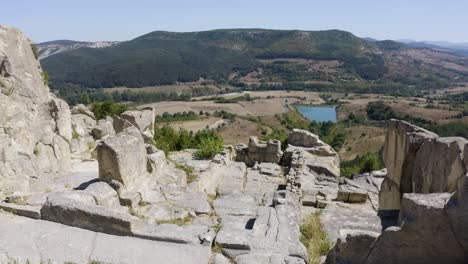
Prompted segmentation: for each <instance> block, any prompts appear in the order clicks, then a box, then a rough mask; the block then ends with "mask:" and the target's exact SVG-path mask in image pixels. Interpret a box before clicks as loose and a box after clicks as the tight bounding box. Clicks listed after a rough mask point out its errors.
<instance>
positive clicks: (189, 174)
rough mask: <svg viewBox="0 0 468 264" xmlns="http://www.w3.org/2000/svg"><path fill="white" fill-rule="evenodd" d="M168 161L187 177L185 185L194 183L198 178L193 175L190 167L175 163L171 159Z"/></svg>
mask: <svg viewBox="0 0 468 264" xmlns="http://www.w3.org/2000/svg"><path fill="white" fill-rule="evenodd" d="M169 161H171V162H172V163H173V164H174V166H175V167H176V168H177V169H179V170H182V171H184V172H185V174H186V175H187V184H190V183H192V182H194V181H195V180H196V179H197V178H198V175H196V174H195V173H193V168H192V167H190V166H187V165H183V164H180V163H177V162H175V161H174V160H172V159H169Z"/></svg>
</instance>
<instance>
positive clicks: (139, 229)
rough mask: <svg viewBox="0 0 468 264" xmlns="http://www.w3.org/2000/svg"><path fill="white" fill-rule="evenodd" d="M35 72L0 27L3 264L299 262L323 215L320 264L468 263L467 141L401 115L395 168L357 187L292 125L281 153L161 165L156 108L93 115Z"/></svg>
mask: <svg viewBox="0 0 468 264" xmlns="http://www.w3.org/2000/svg"><path fill="white" fill-rule="evenodd" d="M39 71H40V66H39V64H38V62H37V60H35V59H34V55H33V52H32V50H31V47H30V42H29V40H27V38H25V37H24V36H23V35H22V34H21V33H20V32H19V31H18V30H15V29H12V28H8V27H0V88H1V93H0V105H1V106H2V109H3V112H2V114H0V128H1V129H0V147H1V148H0V154H1V155H0V209H1V210H0V227H1V229H0V230H2V232H0V241H7V242H6V243H0V263H10V262H13V263H41V262H51V263H64V262H73V263H90V262H92V261H98V262H104V263H155V262H157V263H169V264H171V263H184V264H187V263H210V264H223V263H239V264H249V263H259V264H270V263H271V264H273V263H278V264H279V263H281V264H291V263H297V264H300V263H303V264H305V263H308V261H309V260H308V255H307V249H306V248H305V246H304V245H303V244H302V243H301V242H300V225H301V223H302V221H303V219H304V218H305V217H307V216H308V215H309V214H312V213H316V212H321V214H320V218H321V222H322V224H323V227H324V231H325V232H326V233H327V235H328V238H329V240H330V242H331V243H332V244H333V245H334V247H333V249H332V250H331V251H330V252H329V254H328V256H323V257H322V261H323V262H326V263H395V262H400V263H466V259H467V256H466V252H468V247H467V245H468V242H467V241H468V238H467V237H466V235H465V234H467V232H466V231H468V226H467V224H466V223H468V221H467V220H468V219H467V218H468V216H467V214H466V212H467V209H468V208H467V206H468V202H466V200H467V195H466V193H467V192H468V187H467V186H468V184H467V182H468V181H467V179H466V178H467V177H468V176H467V175H466V172H467V162H466V159H465V157H466V154H467V153H468V152H467V149H468V148H467V147H466V145H467V144H466V140H465V139H462V138H440V137H438V136H437V135H435V134H434V133H431V132H429V131H426V130H423V129H421V128H418V127H415V126H412V125H410V124H408V123H405V122H401V121H397V120H393V121H391V122H390V123H389V129H388V134H387V139H386V143H385V150H384V159H385V164H386V165H387V169H388V171H387V170H382V171H374V172H371V173H364V174H357V175H354V176H353V177H351V178H350V179H344V178H340V177H339V176H340V168H339V163H340V160H339V157H338V155H337V153H336V152H335V151H334V150H333V149H332V148H331V147H330V146H329V145H327V144H325V143H324V142H322V141H321V140H320V139H319V138H318V137H317V136H316V135H314V134H312V133H310V132H307V131H304V130H296V129H295V130H293V131H292V132H291V133H290V134H289V137H288V146H287V147H286V149H285V150H284V151H282V149H281V143H280V142H279V141H276V140H271V141H268V142H263V141H259V140H258V139H256V138H251V139H250V142H249V144H248V145H239V146H236V147H232V146H226V148H225V149H224V151H222V152H221V153H219V154H217V155H216V156H215V158H214V159H212V160H197V159H195V158H194V157H193V153H194V152H193V150H185V151H181V152H176V153H171V154H170V155H169V158H166V156H165V154H164V153H163V152H162V151H161V150H158V149H157V148H155V147H154V146H153V145H150V144H146V142H149V139H152V138H153V135H154V125H155V124H154V111H153V109H148V108H146V109H141V110H131V111H127V112H124V113H123V114H122V115H120V116H114V117H107V118H105V119H101V120H96V118H95V116H94V114H93V113H92V112H91V111H90V110H89V109H88V108H87V107H86V106H84V105H77V106H74V107H73V108H72V109H71V110H70V109H69V107H68V105H67V104H66V103H65V102H64V101H62V100H60V99H57V98H56V97H55V96H54V95H53V94H50V93H49V90H48V87H47V86H46V85H44V82H43V80H42V77H41V76H40V73H39ZM188 168H190V169H188ZM379 215H380V217H379ZM397 215H398V218H395V216H397ZM392 217H393V218H392ZM388 219H389V220H388ZM389 223H390V224H389ZM382 230H383V231H382Z"/></svg>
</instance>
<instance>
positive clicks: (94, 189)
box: [84, 182, 120, 208]
mask: <svg viewBox="0 0 468 264" xmlns="http://www.w3.org/2000/svg"><path fill="white" fill-rule="evenodd" d="M84 193H85V194H87V195H90V196H92V197H93V198H94V200H95V201H96V204H97V205H102V206H105V207H109V208H112V207H117V206H120V202H119V196H118V194H117V192H116V191H115V190H114V189H113V188H112V187H110V186H109V184H107V183H105V182H95V183H92V184H90V185H89V186H88V187H86V189H85V190H84Z"/></svg>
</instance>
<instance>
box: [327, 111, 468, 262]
mask: <svg viewBox="0 0 468 264" xmlns="http://www.w3.org/2000/svg"><path fill="white" fill-rule="evenodd" d="M467 143H468V141H467V140H466V139H464V138H457V137H447V138H444V137H438V136H437V135H435V134H434V133H432V132H429V131H427V130H424V129H421V128H419V127H416V126H413V125H411V124H409V123H406V122H403V121H398V120H392V121H390V123H389V128H388V132H387V139H386V142H385V148H384V160H385V163H386V165H387V169H388V173H387V175H386V177H385V180H384V182H383V185H382V187H381V189H380V196H379V198H380V199H379V200H380V207H379V209H380V216H381V219H382V225H383V227H384V228H385V229H384V230H383V232H382V234H381V235H380V236H376V235H375V234H371V233H368V232H360V233H349V232H346V230H345V229H343V230H340V233H342V234H343V235H342V236H340V237H339V238H338V240H337V243H336V245H335V247H334V248H333V249H332V251H331V252H330V254H329V255H328V257H327V263H337V264H339V263H343V264H344V263H365V264H374V263H466V262H467V260H468V254H467V252H468V236H467V235H466V233H467V232H468V224H467V223H468V213H467V209H468V174H467V173H466V172H467V168H466V156H465V155H464V154H465V153H466V149H467V146H468V145H467ZM381 174H383V173H377V174H375V175H374V176H375V177H378V176H381ZM359 178H361V177H358V181H357V183H359V184H361V186H365V184H364V185H362V183H363V182H362V180H360V179H359ZM348 184H349V183H348ZM369 187H371V188H372V186H371V185H370V186H369ZM366 188H367V187H366ZM369 194H370V193H369ZM368 197H369V198H372V196H371V195H369V196H368ZM388 210H392V211H393V212H395V213H396V215H398V219H397V220H396V222H395V223H392V221H390V219H389V218H388V217H389V216H390V215H389V214H388ZM325 215H326V213H325ZM344 234H346V235H344Z"/></svg>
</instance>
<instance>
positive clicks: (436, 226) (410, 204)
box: [365, 193, 466, 264]
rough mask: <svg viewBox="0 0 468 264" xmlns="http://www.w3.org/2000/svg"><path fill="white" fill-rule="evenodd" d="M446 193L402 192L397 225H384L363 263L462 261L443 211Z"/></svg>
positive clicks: (463, 255)
mask: <svg viewBox="0 0 468 264" xmlns="http://www.w3.org/2000/svg"><path fill="white" fill-rule="evenodd" d="M449 198H450V194H448V193H441V194H405V195H404V196H403V200H402V203H401V212H400V221H399V222H400V226H399V227H390V228H387V229H386V230H385V231H384V232H383V233H382V235H381V236H380V237H379V239H378V240H377V242H376V243H375V245H374V246H373V248H372V250H371V252H370V254H369V256H368V258H367V260H366V262H365V263H369V264H371V263H403V262H405V263H465V262H466V256H465V251H464V250H463V248H462V247H461V246H460V244H459V242H458V241H457V239H456V238H455V236H454V233H453V232H452V229H451V228H450V219H449V217H448V216H447V214H446V213H445V212H444V207H445V204H446V202H447V201H448V200H449Z"/></svg>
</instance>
